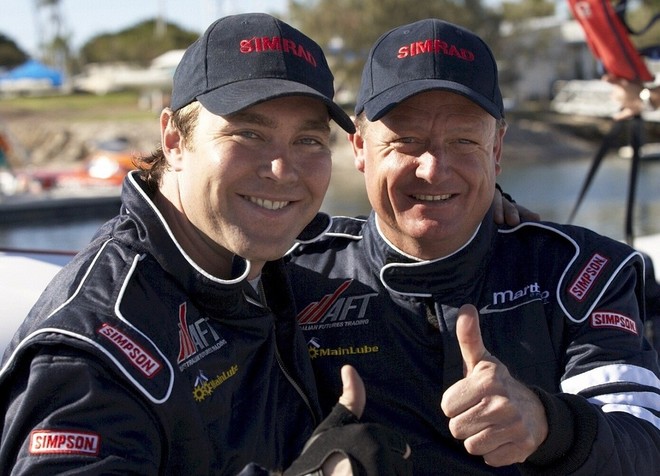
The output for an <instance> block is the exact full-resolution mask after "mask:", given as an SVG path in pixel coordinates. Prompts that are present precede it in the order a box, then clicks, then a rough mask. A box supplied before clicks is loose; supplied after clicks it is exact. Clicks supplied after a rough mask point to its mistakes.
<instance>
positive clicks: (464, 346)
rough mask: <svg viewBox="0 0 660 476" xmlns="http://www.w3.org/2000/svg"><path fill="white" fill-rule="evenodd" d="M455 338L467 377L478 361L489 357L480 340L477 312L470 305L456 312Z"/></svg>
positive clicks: (465, 305)
mask: <svg viewBox="0 0 660 476" xmlns="http://www.w3.org/2000/svg"><path fill="white" fill-rule="evenodd" d="M456 338H457V339H458V345H459V346H460V348H461V355H462V356H463V362H464V363H465V372H466V375H467V374H469V373H470V372H472V369H474V367H475V366H476V365H477V364H478V363H479V361H481V360H482V359H483V358H484V357H488V356H489V355H490V353H489V352H488V351H487V350H486V347H485V346H484V341H483V339H482V338H481V329H480V328H479V312H478V311H477V309H476V308H475V307H474V306H473V305H472V304H464V305H463V306H461V308H460V309H459V310H458V320H457V321H456Z"/></svg>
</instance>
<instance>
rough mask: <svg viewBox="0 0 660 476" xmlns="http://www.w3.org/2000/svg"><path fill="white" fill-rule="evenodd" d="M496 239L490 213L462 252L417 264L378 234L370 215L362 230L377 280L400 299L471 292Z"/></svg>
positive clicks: (374, 217)
mask: <svg viewBox="0 0 660 476" xmlns="http://www.w3.org/2000/svg"><path fill="white" fill-rule="evenodd" d="M496 236H497V228H496V226H495V224H494V222H493V213H492V210H489V211H488V213H486V216H485V217H484V219H483V220H482V222H481V224H480V225H479V228H478V230H477V231H476V233H475V234H474V235H473V236H472V238H471V239H470V241H469V242H467V243H466V244H465V245H464V246H463V247H462V248H461V249H459V250H458V251H456V252H454V253H453V254H451V255H449V256H446V257H443V258H438V259H435V260H419V259H417V258H414V257H412V256H409V255H406V254H404V253H403V252H401V251H400V250H398V249H397V248H395V247H394V246H393V245H392V244H391V243H389V241H387V240H386V239H385V238H384V237H383V235H382V234H381V233H380V232H379V230H378V226H377V224H376V215H375V213H374V212H373V211H372V212H371V215H370V216H369V220H368V222H367V224H366V226H365V230H364V242H365V249H366V250H367V253H368V258H369V260H370V261H371V262H372V264H373V266H374V269H377V270H379V273H380V280H381V282H382V283H383V285H384V286H385V287H386V288H387V289H389V290H390V291H392V292H394V293H398V294H403V295H413V296H429V297H430V296H432V295H434V294H438V293H442V292H445V291H448V290H452V291H453V292H456V291H457V290H460V288H470V289H471V288H472V287H474V285H475V282H476V279H475V277H476V276H479V275H483V273H484V272H485V269H486V267H487V266H488V263H489V262H490V253H491V249H492V242H493V240H494V239H495V237H496Z"/></svg>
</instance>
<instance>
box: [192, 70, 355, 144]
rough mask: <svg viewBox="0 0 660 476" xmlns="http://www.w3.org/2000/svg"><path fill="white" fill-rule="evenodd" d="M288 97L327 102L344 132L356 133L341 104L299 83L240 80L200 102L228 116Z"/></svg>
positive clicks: (199, 97)
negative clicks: (271, 100)
mask: <svg viewBox="0 0 660 476" xmlns="http://www.w3.org/2000/svg"><path fill="white" fill-rule="evenodd" d="M286 96H309V97H313V98H316V99H319V100H321V101H323V103H324V104H325V105H326V106H327V107H328V112H329V114H330V117H331V118H332V119H334V121H335V122H336V123H337V124H338V125H339V126H340V127H341V128H342V129H344V130H345V131H346V132H348V133H351V134H352V133H354V132H355V125H354V124H353V121H352V120H351V118H350V116H349V115H348V114H346V112H344V110H343V109H342V108H341V107H340V106H339V105H338V104H335V103H334V102H333V101H332V100H331V99H330V98H328V97H327V96H324V95H323V94H321V93H320V92H318V91H317V90H316V89H313V88H310V87H309V86H305V85H304V84H301V83H297V82H295V81H288V80H285V79H277V78H260V79H252V80H246V81H239V82H236V83H232V84H227V85H224V86H221V87H219V88H217V89H214V90H212V91H209V92H207V93H204V94H201V95H199V96H198V97H197V100H198V101H199V102H201V103H202V105H203V106H204V107H205V108H206V109H208V110H209V111H211V112H212V113H213V114H217V115H219V116H226V115H229V114H233V113H235V112H238V111H241V110H243V109H245V108H247V107H250V106H253V105H255V104H257V103H260V102H264V101H268V100H270V99H276V98H281V97H286Z"/></svg>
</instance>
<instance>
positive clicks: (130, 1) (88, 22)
mask: <svg viewBox="0 0 660 476" xmlns="http://www.w3.org/2000/svg"><path fill="white" fill-rule="evenodd" d="M37 3H38V1H37V0H0V33H2V34H4V35H5V36H7V37H9V38H10V39H11V40H13V41H14V42H15V43H16V44H17V45H18V46H19V47H20V48H21V49H22V50H23V51H25V52H26V53H28V54H29V55H32V56H36V55H37V52H38V44H39V35H38V34H37V32H38V31H42V32H43V33H42V34H47V33H49V30H47V28H49V27H48V22H46V20H47V18H48V16H47V15H46V12H47V11H46V10H43V9H42V10H41V12H42V13H41V14H40V15H37V14H36V12H37V9H36V7H35V5H36V4H37ZM239 4H240V5H239ZM286 5H287V0H108V1H101V0H61V1H60V15H61V18H62V24H63V29H64V31H65V32H68V33H69V34H70V41H71V45H72V47H73V48H74V49H75V50H77V49H78V48H80V47H81V46H82V45H83V44H85V43H86V42H87V41H88V40H89V39H91V38H92V37H94V36H96V35H99V34H101V33H116V32H118V31H120V30H123V29H125V28H128V27H131V26H133V25H135V24H137V23H140V22H141V21H143V20H148V19H153V18H156V17H157V16H158V15H159V13H161V14H162V16H163V17H164V18H165V19H166V20H167V21H168V22H170V23H175V24H177V25H179V26H180V27H182V28H185V29H187V30H191V31H196V32H199V33H201V32H203V31H204V30H205V29H206V27H207V26H208V25H210V24H211V23H212V22H213V20H215V19H216V18H219V17H221V16H225V15H230V14H235V13H244V12H268V13H274V14H278V13H283V12H285V11H286ZM37 25H44V26H43V27H41V28H40V29H38V26H37ZM50 31H51V32H52V30H50Z"/></svg>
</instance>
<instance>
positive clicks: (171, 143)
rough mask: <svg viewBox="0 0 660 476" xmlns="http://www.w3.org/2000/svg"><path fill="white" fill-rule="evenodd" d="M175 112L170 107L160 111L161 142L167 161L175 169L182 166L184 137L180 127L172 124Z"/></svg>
mask: <svg viewBox="0 0 660 476" xmlns="http://www.w3.org/2000/svg"><path fill="white" fill-rule="evenodd" d="M172 115H173V112H172V110H171V109H169V108H165V109H163V111H162V112H161V113H160V144H161V147H162V149H163V155H165V157H166V158H167V163H168V164H169V165H170V167H172V168H173V169H174V170H179V169H180V168H181V157H182V149H183V138H182V137H181V132H180V131H179V129H177V128H176V127H174V125H173V124H172Z"/></svg>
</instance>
